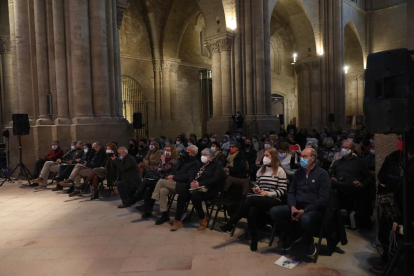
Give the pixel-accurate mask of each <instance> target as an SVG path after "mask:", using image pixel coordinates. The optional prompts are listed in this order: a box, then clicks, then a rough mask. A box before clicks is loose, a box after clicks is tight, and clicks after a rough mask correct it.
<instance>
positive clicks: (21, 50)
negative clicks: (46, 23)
mask: <svg viewBox="0 0 414 276" xmlns="http://www.w3.org/2000/svg"><path fill="white" fill-rule="evenodd" d="M14 22H15V30H16V33H15V37H16V69H17V75H16V78H17V87H16V92H17V93H18V94H19V112H20V113H27V114H29V119H31V120H33V119H34V98H33V87H32V78H33V76H32V60H31V45H30V33H29V32H30V24H29V6H28V4H27V1H25V0H15V1H14Z"/></svg>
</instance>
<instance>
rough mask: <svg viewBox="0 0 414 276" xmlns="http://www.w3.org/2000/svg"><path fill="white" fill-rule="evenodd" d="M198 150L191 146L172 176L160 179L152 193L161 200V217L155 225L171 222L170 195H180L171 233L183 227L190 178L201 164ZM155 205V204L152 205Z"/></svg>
mask: <svg viewBox="0 0 414 276" xmlns="http://www.w3.org/2000/svg"><path fill="white" fill-rule="evenodd" d="M197 153H198V148H197V147H196V146H189V147H187V149H186V150H185V152H184V153H183V154H181V156H180V158H179V159H178V161H177V162H176V163H175V165H174V167H173V169H172V171H171V174H170V175H168V176H167V177H166V179H160V180H158V182H157V185H156V186H155V189H154V192H153V193H152V199H153V200H154V201H153V203H155V200H159V204H160V212H161V213H162V215H161V217H160V218H159V219H158V220H157V221H156V222H155V225H160V224H163V223H165V222H168V221H170V217H169V214H168V195H170V194H178V199H177V210H176V213H175V220H174V223H173V226H172V227H171V229H170V230H171V231H176V230H178V229H180V228H181V227H182V223H181V216H182V214H183V211H184V207H185V204H186V198H187V194H188V193H189V191H188V189H189V187H190V182H189V180H190V176H192V175H194V174H195V173H196V171H197V169H198V165H199V162H198V161H197V158H196V156H197ZM152 205H153V204H152Z"/></svg>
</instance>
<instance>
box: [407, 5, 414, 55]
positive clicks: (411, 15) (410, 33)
mask: <svg viewBox="0 0 414 276" xmlns="http://www.w3.org/2000/svg"><path fill="white" fill-rule="evenodd" d="M407 21H408V22H407V44H408V45H407V48H408V49H409V50H414V2H413V1H407Z"/></svg>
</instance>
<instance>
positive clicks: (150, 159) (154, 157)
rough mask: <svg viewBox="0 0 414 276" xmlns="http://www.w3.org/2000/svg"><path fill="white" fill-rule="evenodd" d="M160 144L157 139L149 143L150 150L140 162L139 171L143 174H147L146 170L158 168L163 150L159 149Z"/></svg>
mask: <svg viewBox="0 0 414 276" xmlns="http://www.w3.org/2000/svg"><path fill="white" fill-rule="evenodd" d="M159 148H160V146H159V144H158V142H157V141H151V143H150V145H149V149H150V150H149V151H148V153H147V155H146V156H145V157H144V160H143V161H142V162H141V163H139V164H138V168H139V172H140V174H141V176H144V175H145V172H146V171H147V170H148V171H153V170H155V169H156V168H157V164H158V162H159V161H160V158H161V154H162V152H161V151H160V150H159Z"/></svg>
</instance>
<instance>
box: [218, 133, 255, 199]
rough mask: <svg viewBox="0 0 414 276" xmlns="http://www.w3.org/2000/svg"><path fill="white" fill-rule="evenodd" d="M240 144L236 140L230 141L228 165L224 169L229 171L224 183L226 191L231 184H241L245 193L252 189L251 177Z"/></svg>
mask: <svg viewBox="0 0 414 276" xmlns="http://www.w3.org/2000/svg"><path fill="white" fill-rule="evenodd" d="M239 150H240V144H239V143H238V142H236V141H234V142H231V143H230V153H229V156H228V157H227V165H226V167H225V168H224V171H225V172H226V173H227V175H228V176H227V179H226V182H225V184H224V191H225V192H227V191H229V189H230V186H231V185H233V184H235V185H241V186H242V187H243V194H247V192H248V191H249V190H250V188H251V187H250V178H249V175H248V173H247V161H246V157H245V155H244V153H243V152H240V151H239Z"/></svg>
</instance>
